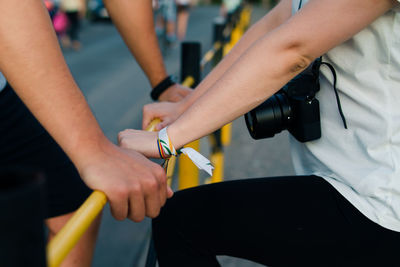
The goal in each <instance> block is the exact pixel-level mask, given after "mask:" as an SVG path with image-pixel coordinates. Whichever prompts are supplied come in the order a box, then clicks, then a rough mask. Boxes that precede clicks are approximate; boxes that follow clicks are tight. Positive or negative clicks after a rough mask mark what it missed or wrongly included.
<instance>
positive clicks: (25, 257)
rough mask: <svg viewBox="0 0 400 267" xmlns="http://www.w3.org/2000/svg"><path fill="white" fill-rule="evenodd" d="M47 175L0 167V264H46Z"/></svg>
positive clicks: (37, 266) (41, 265) (35, 266)
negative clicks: (45, 183)
mask: <svg viewBox="0 0 400 267" xmlns="http://www.w3.org/2000/svg"><path fill="white" fill-rule="evenodd" d="M43 191H44V178H43V175H42V174H40V173H38V172H34V171H28V170H25V169H24V168H10V167H7V168H2V167H0V266H13V267H22V266H24V267H25V266H29V267H39V266H40V267H43V266H46V255H45V234H44V224H43V219H44V192H43Z"/></svg>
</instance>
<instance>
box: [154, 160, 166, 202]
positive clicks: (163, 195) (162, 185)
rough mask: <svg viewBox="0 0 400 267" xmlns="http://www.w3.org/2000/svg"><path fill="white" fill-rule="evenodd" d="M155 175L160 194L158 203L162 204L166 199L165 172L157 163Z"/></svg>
mask: <svg viewBox="0 0 400 267" xmlns="http://www.w3.org/2000/svg"><path fill="white" fill-rule="evenodd" d="M155 176H156V178H157V180H158V185H159V194H160V204H161V206H164V204H165V202H166V201H167V195H168V192H167V174H166V173H165V171H164V169H163V168H162V167H161V166H159V165H157V169H156V173H155Z"/></svg>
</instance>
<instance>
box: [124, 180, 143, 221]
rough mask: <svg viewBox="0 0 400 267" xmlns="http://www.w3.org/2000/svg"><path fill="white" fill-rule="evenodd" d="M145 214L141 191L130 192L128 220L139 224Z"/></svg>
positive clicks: (139, 189)
mask: <svg viewBox="0 0 400 267" xmlns="http://www.w3.org/2000/svg"><path fill="white" fill-rule="evenodd" d="M139 187H140V186H139ZM145 212H146V207H145V202H144V195H143V191H142V189H141V188H138V189H133V190H131V193H130V195H129V211H128V218H129V219H131V220H132V221H134V222H141V221H143V219H144V217H145Z"/></svg>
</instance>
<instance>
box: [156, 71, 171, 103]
mask: <svg viewBox="0 0 400 267" xmlns="http://www.w3.org/2000/svg"><path fill="white" fill-rule="evenodd" d="M174 84H176V79H175V77H174V76H172V75H169V76H167V78H165V79H164V80H162V81H161V82H160V83H159V84H157V86H156V87H154V88H153V90H151V93H150V96H151V99H153V100H154V101H157V100H158V98H159V97H160V95H161V94H162V93H164V91H165V90H167V89H168V88H169V87H170V86H171V85H174Z"/></svg>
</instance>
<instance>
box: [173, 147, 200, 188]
mask: <svg viewBox="0 0 400 267" xmlns="http://www.w3.org/2000/svg"><path fill="white" fill-rule="evenodd" d="M185 147H191V148H193V149H195V150H197V151H199V149H200V141H199V140H196V141H194V142H191V143H189V144H187V145H186V146H185ZM178 174H179V183H178V189H179V190H182V189H185V188H189V187H194V186H197V185H199V170H198V169H197V167H196V165H194V163H193V162H192V161H191V160H190V159H189V158H188V157H187V156H186V155H181V156H180V157H179V172H178Z"/></svg>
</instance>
